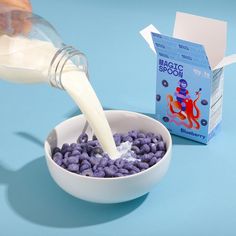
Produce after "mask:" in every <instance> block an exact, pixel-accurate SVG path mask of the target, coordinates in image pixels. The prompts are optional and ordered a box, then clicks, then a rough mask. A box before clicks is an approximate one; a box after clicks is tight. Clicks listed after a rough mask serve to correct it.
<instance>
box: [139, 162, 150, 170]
mask: <svg viewBox="0 0 236 236" xmlns="http://www.w3.org/2000/svg"><path fill="white" fill-rule="evenodd" d="M137 166H138V168H139V169H140V170H141V169H148V167H149V164H148V163H147V162H139V163H138V164H137Z"/></svg>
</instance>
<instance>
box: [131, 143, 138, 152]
mask: <svg viewBox="0 0 236 236" xmlns="http://www.w3.org/2000/svg"><path fill="white" fill-rule="evenodd" d="M131 150H132V151H134V152H135V153H136V154H140V149H139V147H137V146H134V145H133V146H132V147H131Z"/></svg>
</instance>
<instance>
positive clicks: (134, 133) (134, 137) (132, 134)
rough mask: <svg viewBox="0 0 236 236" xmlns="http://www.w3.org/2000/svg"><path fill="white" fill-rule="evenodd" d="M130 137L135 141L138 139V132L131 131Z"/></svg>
mask: <svg viewBox="0 0 236 236" xmlns="http://www.w3.org/2000/svg"><path fill="white" fill-rule="evenodd" d="M128 135H129V136H130V137H132V138H133V139H136V138H137V137H138V131H137V130H132V131H129V132H128Z"/></svg>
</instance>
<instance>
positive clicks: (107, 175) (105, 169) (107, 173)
mask: <svg viewBox="0 0 236 236" xmlns="http://www.w3.org/2000/svg"><path fill="white" fill-rule="evenodd" d="M104 172H105V174H106V177H112V176H113V175H114V174H115V173H116V172H114V171H113V169H111V168H110V167H108V166H106V167H105V168H104Z"/></svg>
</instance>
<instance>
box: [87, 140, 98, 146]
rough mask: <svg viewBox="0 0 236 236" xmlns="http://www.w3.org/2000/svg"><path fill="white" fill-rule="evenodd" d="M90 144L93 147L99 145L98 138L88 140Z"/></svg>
mask: <svg viewBox="0 0 236 236" xmlns="http://www.w3.org/2000/svg"><path fill="white" fill-rule="evenodd" d="M87 144H88V145H91V146H92V147H95V146H98V144H99V142H98V140H90V141H88V142H87Z"/></svg>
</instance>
